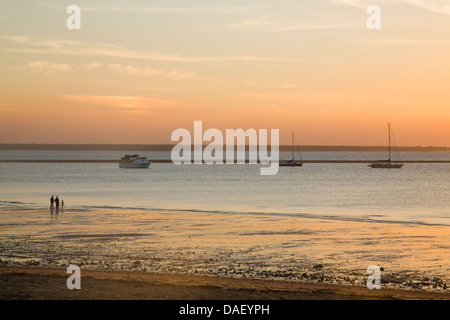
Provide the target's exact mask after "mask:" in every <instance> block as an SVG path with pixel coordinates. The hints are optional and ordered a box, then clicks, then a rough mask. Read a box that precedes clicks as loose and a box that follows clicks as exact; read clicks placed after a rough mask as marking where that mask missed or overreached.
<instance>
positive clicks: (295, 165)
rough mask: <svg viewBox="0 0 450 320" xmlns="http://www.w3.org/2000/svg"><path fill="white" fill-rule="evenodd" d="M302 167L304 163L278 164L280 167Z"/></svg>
mask: <svg viewBox="0 0 450 320" xmlns="http://www.w3.org/2000/svg"><path fill="white" fill-rule="evenodd" d="M302 165H303V163H302V162H280V163H279V164H278V166H280V167H301V166H302Z"/></svg>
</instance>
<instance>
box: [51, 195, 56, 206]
mask: <svg viewBox="0 0 450 320" xmlns="http://www.w3.org/2000/svg"><path fill="white" fill-rule="evenodd" d="M54 202H55V199H53V195H52V197H51V198H50V208H53V203H54Z"/></svg>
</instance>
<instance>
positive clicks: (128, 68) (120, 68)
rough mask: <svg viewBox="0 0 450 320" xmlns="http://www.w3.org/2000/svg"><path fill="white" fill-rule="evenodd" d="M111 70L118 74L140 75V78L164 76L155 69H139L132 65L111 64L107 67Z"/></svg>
mask: <svg viewBox="0 0 450 320" xmlns="http://www.w3.org/2000/svg"><path fill="white" fill-rule="evenodd" d="M107 68H108V69H109V70H113V71H116V72H120V73H124V74H129V75H140V76H158V75H161V74H163V72H162V71H161V70H159V69H153V68H138V67H135V66H132V65H121V64H110V65H108V66H107Z"/></svg>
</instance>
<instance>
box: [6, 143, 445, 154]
mask: <svg viewBox="0 0 450 320" xmlns="http://www.w3.org/2000/svg"><path fill="white" fill-rule="evenodd" d="M174 146H175V145H174V144H37V143H36V144H35V143H24V144H21V143H9V144H7V143H3V144H0V151H6V150H40V151H172V149H173V147H174ZM279 148H280V151H291V150H292V146H289V145H281V146H280V147H279ZM297 148H298V150H299V151H354V152H356V151H366V152H368V151H374V152H375V151H386V150H387V147H386V146H345V145H343V146H315V145H301V146H298V147H296V149H297ZM397 150H398V151H416V152H436V151H450V147H435V146H427V147H422V146H416V147H397Z"/></svg>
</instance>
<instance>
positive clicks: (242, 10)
mask: <svg viewBox="0 0 450 320" xmlns="http://www.w3.org/2000/svg"><path fill="white" fill-rule="evenodd" d="M34 3H35V4H37V5H39V6H43V7H46V8H49V9H53V10H59V11H60V10H64V9H65V8H66V7H67V6H63V5H60V4H55V3H50V2H47V1H34ZM79 6H80V8H81V9H82V10H86V11H119V12H146V13H162V14H201V15H244V14H249V13H252V12H254V10H256V9H260V8H266V7H267V6H265V5H253V6H251V5H248V6H245V5H242V6H203V7H198V6H197V7H196V6H192V7H189V6H186V7H168V6H166V7H158V6H146V5H143V6H132V5H131V4H127V5H126V6H121V5H101V4H95V5H89V6H86V5H79Z"/></svg>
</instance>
